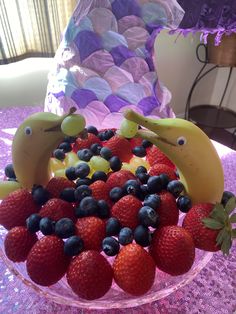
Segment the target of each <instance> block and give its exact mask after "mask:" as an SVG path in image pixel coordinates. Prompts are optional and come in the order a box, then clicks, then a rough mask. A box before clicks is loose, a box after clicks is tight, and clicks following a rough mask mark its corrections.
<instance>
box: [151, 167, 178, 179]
mask: <svg viewBox="0 0 236 314" xmlns="http://www.w3.org/2000/svg"><path fill="white" fill-rule="evenodd" d="M162 173H165V174H167V175H168V177H169V179H170V180H177V176H176V173H175V171H174V169H173V168H171V167H169V166H167V165H165V164H155V165H153V166H152V167H151V168H150V170H149V174H150V176H159V175H160V174H162Z"/></svg>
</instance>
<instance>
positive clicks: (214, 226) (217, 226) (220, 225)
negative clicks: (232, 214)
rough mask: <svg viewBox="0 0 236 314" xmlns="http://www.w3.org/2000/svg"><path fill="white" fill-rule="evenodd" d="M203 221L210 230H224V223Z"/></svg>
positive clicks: (210, 220)
mask: <svg viewBox="0 0 236 314" xmlns="http://www.w3.org/2000/svg"><path fill="white" fill-rule="evenodd" d="M202 221H203V223H204V224H205V226H206V227H207V228H210V229H214V230H220V229H222V228H224V224H223V223H222V222H220V221H217V220H215V219H212V218H204V219H203V220H202Z"/></svg>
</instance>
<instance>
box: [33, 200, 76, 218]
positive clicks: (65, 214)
mask: <svg viewBox="0 0 236 314" xmlns="http://www.w3.org/2000/svg"><path fill="white" fill-rule="evenodd" d="M39 215H40V216H41V217H48V218H50V219H52V220H54V221H58V220H60V219H61V218H70V219H71V220H72V221H74V222H76V220H77V218H76V216H75V209H74V207H73V205H72V204H71V203H68V202H66V201H64V200H61V199H59V198H51V199H50V200H48V201H47V203H45V204H44V205H43V207H42V208H41V209H40V211H39Z"/></svg>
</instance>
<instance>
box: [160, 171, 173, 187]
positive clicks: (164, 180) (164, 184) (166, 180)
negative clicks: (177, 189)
mask: <svg viewBox="0 0 236 314" xmlns="http://www.w3.org/2000/svg"><path fill="white" fill-rule="evenodd" d="M159 177H160V178H161V181H162V189H166V188H167V185H168V183H169V182H170V178H169V177H168V175H167V174H165V173H162V174H160V175H159Z"/></svg>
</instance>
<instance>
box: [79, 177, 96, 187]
mask: <svg viewBox="0 0 236 314" xmlns="http://www.w3.org/2000/svg"><path fill="white" fill-rule="evenodd" d="M91 183H92V180H91V179H90V178H83V179H78V180H77V181H76V186H77V187H78V186H80V185H90V184H91Z"/></svg>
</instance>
